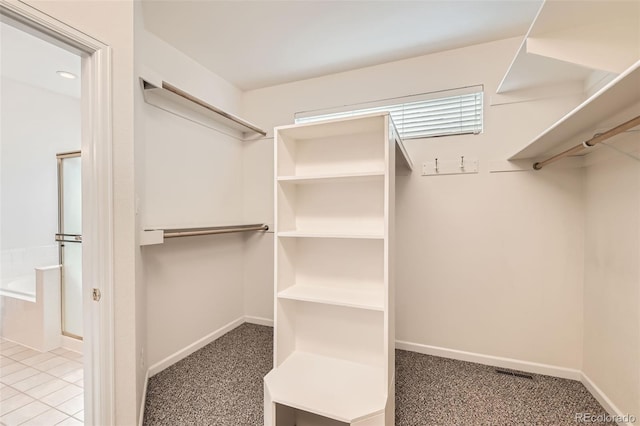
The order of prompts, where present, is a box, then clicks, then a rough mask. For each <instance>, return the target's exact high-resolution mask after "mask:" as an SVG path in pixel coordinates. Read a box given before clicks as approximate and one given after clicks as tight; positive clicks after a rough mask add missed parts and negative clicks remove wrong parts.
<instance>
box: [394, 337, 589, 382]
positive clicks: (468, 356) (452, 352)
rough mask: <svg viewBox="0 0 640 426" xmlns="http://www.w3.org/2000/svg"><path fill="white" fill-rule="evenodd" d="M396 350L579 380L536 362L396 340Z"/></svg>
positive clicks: (571, 372)
mask: <svg viewBox="0 0 640 426" xmlns="http://www.w3.org/2000/svg"><path fill="white" fill-rule="evenodd" d="M396 349H402V350H405V351H412V352H419V353H421V354H426V355H434V356H439V357H443V358H451V359H457V360H459V361H468V362H475V363H478V364H484V365H491V366H494V367H501V368H509V369H511V370H520V371H526V372H527V373H533V374H544V375H547V376H554V377H560V378H562V379H571V380H580V379H581V372H580V370H574V369H572V368H566V367H558V366H555V365H549V364H539V363H536V362H529V361H522V360H519V359H513V358H502V357H497V356H492V355H483V354H478V353H474V352H465V351H459V350H456V349H447V348H440V347H437V346H429V345H423V344H420V343H411V342H404V341H401V340H396Z"/></svg>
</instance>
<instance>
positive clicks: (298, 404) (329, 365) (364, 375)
mask: <svg viewBox="0 0 640 426" xmlns="http://www.w3.org/2000/svg"><path fill="white" fill-rule="evenodd" d="M264 380H265V386H266V389H267V391H268V392H269V394H270V395H271V399H272V401H273V402H276V403H280V404H284V405H286V406H289V407H292V408H296V409H299V410H304V411H308V412H310V413H315V414H318V415H320V416H324V417H327V418H330V419H334V420H338V421H341V422H345V423H353V422H356V421H360V420H364V419H366V418H369V417H373V416H375V415H378V414H380V413H382V412H383V411H384V408H385V403H386V399H387V393H386V389H385V387H384V380H383V375H382V374H380V369H378V368H375V367H372V366H368V365H364V364H358V363H355V362H349V361H344V360H340V359H336V358H330V357H325V356H321V355H314V354H310V353H305V352H294V353H292V354H291V355H290V356H289V357H288V358H287V359H286V360H285V361H284V362H283V363H282V364H280V366H279V367H278V368H277V369H275V370H272V371H271V372H270V373H269V374H267V376H266V377H265V379H264Z"/></svg>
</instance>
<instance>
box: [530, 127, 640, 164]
mask: <svg viewBox="0 0 640 426" xmlns="http://www.w3.org/2000/svg"><path fill="white" fill-rule="evenodd" d="M639 125H640V115H639V116H637V117H635V118H632V119H631V120H629V121H626V122H624V123H622V124H620V125H619V126H616V127H614V128H612V129H609V130H607V131H606V132H604V133H597V134H595V135H594V136H593V137H592V138H591V139H589V140H587V141H584V142H582V143H580V144H578V145H576V146H574V147H573V148H569V149H567V150H566V151H563V152H561V153H560V154H556V155H554V156H553V157H550V158H547V159H546V160H544V161H539V162H537V163H533V169H534V170H540V169H541V168H543V167H544V166H546V165H548V164H551V163H553V162H554V161H558V160H560V159H561V158H564V157H566V156H568V155H572V154H577V153H578V152H580V151H582V150H583V149H585V148H591V147H592V146H594V145H597V144H599V143H600V142H604V141H606V140H607V139H609V138H612V137H614V136H616V135H618V134H620V133H623V132H626V131H627V130H629V129H633V128H634V127H636V126H639Z"/></svg>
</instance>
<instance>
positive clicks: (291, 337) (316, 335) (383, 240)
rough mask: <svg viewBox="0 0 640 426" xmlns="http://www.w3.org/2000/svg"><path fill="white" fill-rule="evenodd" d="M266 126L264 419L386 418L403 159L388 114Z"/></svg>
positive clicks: (390, 410)
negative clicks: (270, 231) (271, 248)
mask: <svg viewBox="0 0 640 426" xmlns="http://www.w3.org/2000/svg"><path fill="white" fill-rule="evenodd" d="M274 133H275V134H274V136H275V144H276V163H275V164H276V181H275V186H276V188H275V194H276V200H275V204H276V223H275V234H276V238H275V347H274V369H273V370H272V371H271V372H270V373H269V374H268V375H267V376H266V377H265V383H264V387H265V425H267V426H276V425H277V426H293V425H296V424H298V425H302V424H304V425H318V426H329V425H362V426H364V425H367V426H375V425H386V426H390V425H393V423H394V398H395V395H394V362H395V358H394V341H395V337H394V309H393V300H394V296H393V295H394V279H393V242H394V204H395V192H394V190H395V175H396V169H397V170H398V171H399V172H401V173H402V172H405V173H406V172H410V170H411V169H412V164H411V161H410V160H409V158H408V157H407V156H406V151H405V150H404V147H403V146H402V141H401V140H400V138H399V137H398V135H397V132H396V131H395V128H394V126H393V122H392V121H391V119H390V117H389V115H388V114H372V115H366V116H360V117H355V118H348V119H341V120H332V121H325V122H320V123H310V124H301V125H294V126H285V127H278V128H276V129H275V132H274Z"/></svg>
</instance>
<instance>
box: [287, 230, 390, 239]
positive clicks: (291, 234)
mask: <svg viewBox="0 0 640 426" xmlns="http://www.w3.org/2000/svg"><path fill="white" fill-rule="evenodd" d="M277 235H278V237H284V238H362V239H371V240H381V239H384V234H383V233H374V232H371V233H346V232H345V233H341V232H314V231H303V232H300V231H285V232H278V234H277Z"/></svg>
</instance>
